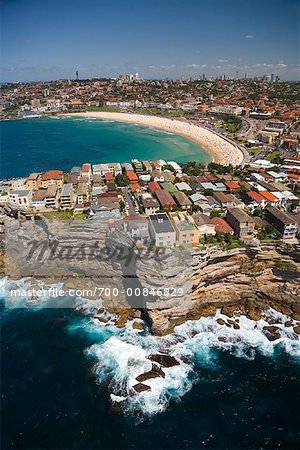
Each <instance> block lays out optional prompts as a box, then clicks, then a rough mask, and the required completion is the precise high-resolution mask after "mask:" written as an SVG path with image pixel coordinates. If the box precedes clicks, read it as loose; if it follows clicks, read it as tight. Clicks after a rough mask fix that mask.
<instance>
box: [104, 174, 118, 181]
mask: <svg viewBox="0 0 300 450" xmlns="http://www.w3.org/2000/svg"><path fill="white" fill-rule="evenodd" d="M104 178H105V181H106V182H113V181H114V179H115V177H114V176H113V174H112V173H111V172H107V173H106V174H105V175H104Z"/></svg>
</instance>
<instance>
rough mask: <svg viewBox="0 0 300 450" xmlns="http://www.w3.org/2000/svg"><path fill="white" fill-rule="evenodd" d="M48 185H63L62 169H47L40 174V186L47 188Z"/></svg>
mask: <svg viewBox="0 0 300 450" xmlns="http://www.w3.org/2000/svg"><path fill="white" fill-rule="evenodd" d="M50 186H57V187H58V188H62V186H63V171H62V170H48V171H47V172H45V173H43V174H42V176H41V187H43V188H45V189H47V188H48V187H50Z"/></svg>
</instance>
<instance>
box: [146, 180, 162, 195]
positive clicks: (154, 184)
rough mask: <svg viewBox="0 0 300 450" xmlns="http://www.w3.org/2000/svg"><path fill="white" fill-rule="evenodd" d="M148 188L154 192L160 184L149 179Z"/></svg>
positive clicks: (158, 188)
mask: <svg viewBox="0 0 300 450" xmlns="http://www.w3.org/2000/svg"><path fill="white" fill-rule="evenodd" d="M148 188H149V191H151V192H156V191H159V190H160V189H161V187H160V185H159V184H158V183H157V182H156V181H149V183H148Z"/></svg>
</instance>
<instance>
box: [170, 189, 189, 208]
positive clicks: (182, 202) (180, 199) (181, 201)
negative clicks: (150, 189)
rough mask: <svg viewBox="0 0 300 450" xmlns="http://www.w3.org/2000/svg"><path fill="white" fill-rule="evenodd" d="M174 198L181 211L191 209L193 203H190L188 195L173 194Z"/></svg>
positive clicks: (181, 193)
mask: <svg viewBox="0 0 300 450" xmlns="http://www.w3.org/2000/svg"><path fill="white" fill-rule="evenodd" d="M173 197H174V199H175V201H176V203H177V205H178V206H179V207H180V208H181V209H191V207H192V202H191V201H190V199H189V198H188V197H187V196H186V194H185V193H184V192H175V193H174V194H173Z"/></svg>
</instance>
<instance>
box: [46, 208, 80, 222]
mask: <svg viewBox="0 0 300 450" xmlns="http://www.w3.org/2000/svg"><path fill="white" fill-rule="evenodd" d="M41 214H42V215H43V216H44V217H45V218H46V219H49V220H54V219H56V220H83V219H85V217H86V214H85V213H78V214H73V211H69V210H67V211H46V212H43V213H41Z"/></svg>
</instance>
